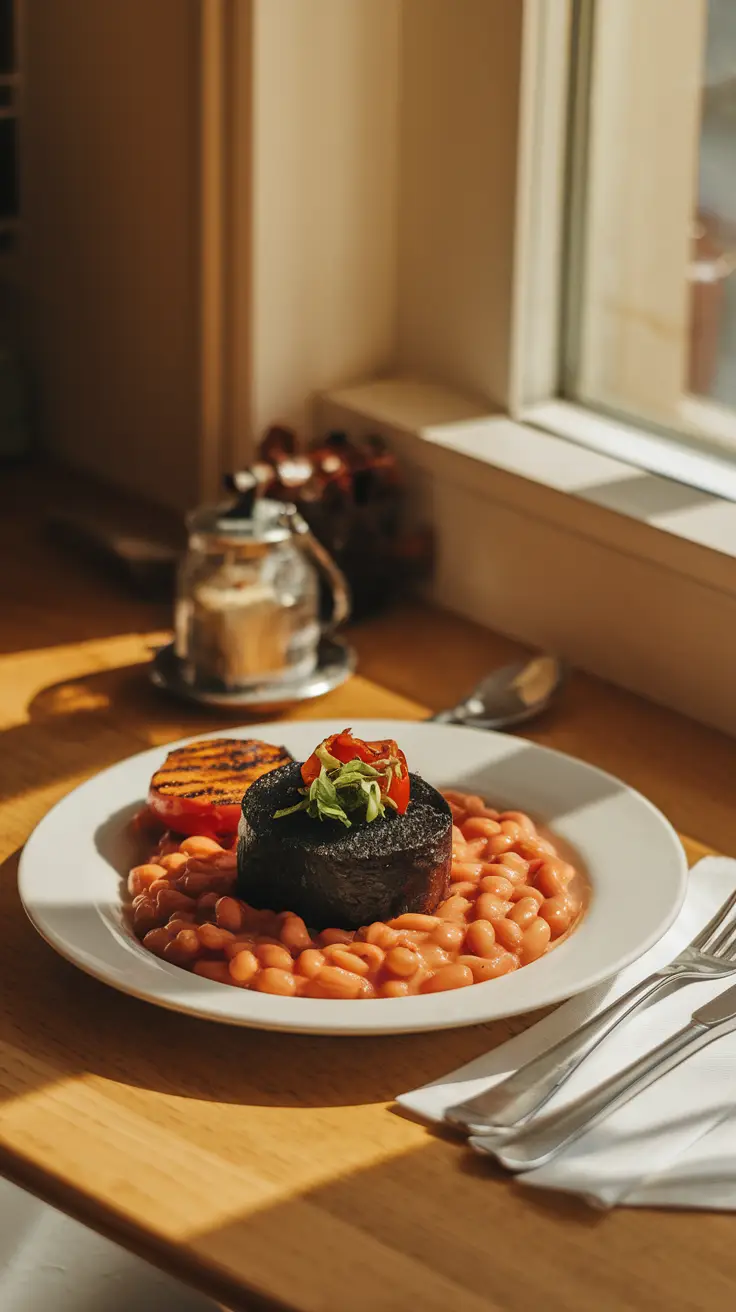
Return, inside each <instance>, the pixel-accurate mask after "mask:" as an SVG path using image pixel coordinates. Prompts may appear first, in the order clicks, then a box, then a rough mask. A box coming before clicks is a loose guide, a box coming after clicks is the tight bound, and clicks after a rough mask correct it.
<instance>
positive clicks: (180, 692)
mask: <svg viewBox="0 0 736 1312" xmlns="http://www.w3.org/2000/svg"><path fill="white" fill-rule="evenodd" d="M355 665H356V654H355V652H354V650H353V648H352V647H351V646H349V644H348V643H347V642H343V641H342V639H340V638H334V637H333V638H328V637H322V638H321V639H320V642H319V646H318V648H317V664H316V666H315V669H314V670H313V672H312V673H311V674H310V675H308V676H307V677H306V678H302V679H295V680H293V681H286V680H283V679H280V680H274V681H273V682H269V681H264V682H263V683H259V684H255V685H254V686H253V687H252V688H248V689H247V690H240V691H238V692H226V691H224V690H222V689H218V688H215V687H212V686H211V685H210V686H204V687H203V686H200V685H195V684H191V683H189V682H188V681H187V680H186V679H185V678H184V672H183V669H182V662H181V661H180V659H179V657H178V656H177V655H176V654H175V652H174V644H173V642H170V643H169V644H168V645H167V646H166V647H160V648H159V650H158V651H157V652H156V655H155V656H154V658H153V661H152V663H151V668H150V671H149V674H150V679H151V683H153V685H154V686H155V687H156V688H161V689H163V690H164V692H168V693H172V694H173V695H174V696H175V697H183V698H184V699H185V700H186V701H188V702H196V703H197V704H198V705H200V706H213V707H217V708H218V709H220V710H232V711H237V710H249V709H252V710H254V711H256V710H257V711H268V710H273V711H276V710H281V709H282V708H283V707H285V706H293V705H294V703H295V702H304V701H308V700H309V699H310V698H311V697H322V696H324V694H325V693H326V692H331V691H332V689H333V688H339V686H340V684H341V683H344V682H345V680H346V679H349V678H350V675H351V674H353V673H354V671H355Z"/></svg>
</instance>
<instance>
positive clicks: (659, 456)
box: [509, 0, 736, 501]
mask: <svg viewBox="0 0 736 1312" xmlns="http://www.w3.org/2000/svg"><path fill="white" fill-rule="evenodd" d="M666 2H667V0H650V4H651V6H653V5H661V4H662V3H665V4H666ZM609 3H610V0H609ZM616 3H617V8H616V9H615V10H614V11H613V15H614V20H615V22H616V23H617V24H619V25H622V24H623V25H624V27H625V25H626V23H627V22H630V21H633V16H634V15H636V21H640V19H641V15H642V14H644V13H645V12H646V14H647V15H648V18H647V22H648V31H647V33H645V34H644V35H645V36H647V35H648V36H651V33H652V31H653V30H654V26H655V25H656V24H655V19H656V16H654V11H653V9H652V8H651V7H650V9H649V10H646V11H644V10H643V9H642V8H641V7H637V8H636V9H635V10H634V9H633V6H635V5H636V4H637V0H620V3H619V0H616ZM689 4H690V6H691V14H690V18H691V27H692V29H693V30H692V31H690V32H689V39H688V40H683V42H682V43H681V45H682V46H683V48H684V50H683V51H681V53H682V54H683V58H685V57H686V56H687V57H688V58H689V53H690V52H692V53H693V58H695V59H697V58H698V46H697V43H695V44H693V41H692V37H693V35H694V33H696V32H697V27H698V22H700V23H701V24H702V23H703V22H704V21H705V0H689ZM626 6H628V7H629V9H630V10H631V12H629V13H628V14H627V13H626V12H625V7H626ZM696 11H697V13H698V14H699V15H700V17H699V19H698V20H697V21H696ZM594 13H597V18H598V22H599V24H600V20H601V15H603V16H604V17H606V16H607V13H608V11H607V10H602V9H600V8H599V9H598V10H596V9H595V0H551V2H550V3H549V4H547V3H545V0H541V3H540V0H527V6H526V13H525V32H524V65H523V70H522V120H521V134H520V147H519V148H520V157H519V158H520V164H519V193H518V199H517V217H518V238H517V248H516V259H515V271H516V286H515V314H514V323H513V383H512V388H511V392H510V407H509V411H510V414H511V415H512V417H513V418H515V419H517V420H518V421H519V422H523V423H530V424H532V425H534V426H536V427H540V428H542V429H549V431H551V432H553V433H555V434H556V435H558V436H561V437H565V438H567V439H568V440H570V441H573V442H578V443H581V444H582V445H586V446H590V447H592V448H593V449H594V450H597V451H599V452H601V453H603V454H606V455H612V456H614V457H617V458H620V459H622V460H624V461H625V462H626V463H627V464H631V465H632V466H634V467H637V468H641V469H644V470H646V471H648V472H649V473H653V474H656V475H659V476H662V477H666V478H672V479H674V480H675V481H677V482H686V483H689V484H691V485H692V486H694V487H697V488H699V489H701V490H703V491H706V492H709V493H712V494H713V495H715V496H718V497H723V498H726V499H728V500H734V501H736V466H735V465H734V463H733V460H732V459H729V458H728V456H726V455H725V454H724V448H728V449H729V450H734V449H736V413H731V412H729V410H728V408H727V407H725V406H722V405H718V404H717V403H715V402H712V401H711V400H709V398H707V397H701V396H695V395H693V394H689V393H687V392H682V390H681V389H680V388H675V387H674V384H673V380H674V379H675V378H676V377H677V376H678V374H679V373H681V371H682V362H683V358H684V356H685V355H686V353H687V350H688V347H689V332H688V329H689V323H688V317H687V315H686V314H685V313H684V312H681V313H679V314H678V315H677V316H676V317H677V333H676V334H675V333H670V334H669V336H668V338H667V342H668V350H669V357H670V358H669V359H668V360H665V361H662V359H661V358H660V360H659V363H657V362H656V361H653V368H652V370H651V371H650V372H651V373H656V372H657V369H658V370H659V377H660V379H661V380H662V382H661V393H662V396H661V408H662V415H661V416H660V422H656V421H655V420H654V419H653V418H651V419H640V418H638V417H634V418H632V417H631V415H628V414H626V415H625V414H623V413H621V412H620V410H618V409H616V408H615V407H611V408H608V407H607V406H606V404H605V402H602V401H597V400H594V399H593V394H594V393H595V391H596V383H595V381H591V377H590V375H591V374H592V373H594V372H595V363H594V362H593V363H592V362H591V359H590V356H591V354H592V352H591V350H590V347H589V346H588V347H587V348H585V349H584V348H583V345H582V339H583V330H582V317H583V316H582V313H581V312H580V309H579V306H580V302H581V297H582V287H583V280H584V278H586V277H590V276H591V272H592V274H593V276H595V272H596V270H595V262H596V251H595V249H594V247H595V245H596V241H595V240H591V234H590V231H589V228H588V222H589V220H590V218H591V216H590V212H589V209H590V202H589V200H588V201H587V202H586V194H587V192H588V190H589V186H590V183H589V179H588V177H587V152H588V150H589V148H590V136H591V130H592V129H591V124H590V113H589V109H590V108H592V110H593V113H594V116H595V115H596V113H597V118H598V119H600V118H601V117H603V118H606V117H607V112H604V113H603V115H601V112H600V106H597V105H596V104H595V103H593V102H592V101H591V77H592V76H595V72H594V61H595V56H596V33H595V29H594ZM610 37H611V33H610V32H609V31H607V30H605V28H604V29H603V30H601V29H600V27H599V30H598V32H597V41H598V47H597V56H598V63H599V65H600V60H601V46H602V47H603V48H604V49H605V50H610V47H611V45H612V42H611V40H610ZM573 44H575V45H582V47H583V55H582V57H581V56H580V55H578V57H577V58H574V57H573V53H572V47H573ZM605 58H609V56H608V55H606V56H605ZM693 72H694V69H693V70H691V74H692V73H693ZM667 76H668V77H669V78H671V77H672V76H673V72H672V69H671V68H669V69H668V72H667ZM665 90H666V88H665ZM609 99H610V96H609ZM691 109H692V107H691V106H688V109H687V112H688V114H690V116H691ZM650 118H651V113H650ZM667 125H668V131H669V126H670V123H669V121H668V124H667ZM649 126H650V129H651V127H652V124H651V122H650V125H649ZM690 126H691V127H692V124H690ZM596 130H597V132H598V137H599V140H600V135H601V131H602V130H601V128H600V126H598V128H597V129H596ZM679 140H680V138H679V136H678V137H677V141H678V149H679ZM663 149H664V150H666V149H667V141H666V140H664V137H663ZM563 180H564V185H562V183H563ZM680 202H681V203H680V205H679V210H680V212H681V215H680V217H681V220H682V223H681V226H683V225H685V224H689V220H690V218H691V211H690V209H689V208H688V207H687V203H686V202H687V196H686V195H685V196H683V195H681V196H680ZM662 205H663V210H668V211H669V213H670V214H671V213H672V206H671V205H670V199H669V198H666V199H665V198H664V196H663V201H662ZM631 224H632V231H635V228H636V225H637V224H638V226H639V230H640V231H641V233H642V238H645V237H647V236H648V235H649V236H650V235H651V233H650V229H651V214H650V213H646V214H635V215H634V216H633V218H632V219H631ZM605 237H606V233H605V232H601V233H600V234H599V236H598V238H597V242H598V245H600V243H601V242H603V241H605ZM682 244H683V253H682V261H681V264H677V266H676V267H675V268H673V267H671V266H672V256H671V254H670V263H669V265H668V266H665V265H664V264H663V263H662V262H660V263H659V264H656V267H654V263H655V262H650V263H651V264H652V267H653V272H652V276H651V282H650V284H649V285H648V286H646V287H643V286H641V278H632V279H631V280H630V285H629V287H628V288H626V289H625V294H624V295H623V297H622V299H623V300H624V301H627V302H628V303H629V304H631V303H632V302H636V304H634V305H633V314H632V315H631V316H630V318H629V322H631V321H632V320H633V319H636V318H638V319H639V320H640V321H641V320H646V319H647V318H650V317H652V316H653V315H654V313H655V310H654V306H655V304H656V299H657V296H658V290H657V289H658V288H659V287H661V285H662V283H663V282H664V281H666V280H668V279H670V280H671V279H672V278H674V279H675V280H676V281H677V285H678V288H680V286H681V291H682V300H683V305H682V306H681V307H680V310H681V311H684V309H686V305H685V300H686V288H687V285H686V281H685V271H686V267H687V242H686V234H685V233H683V235H682ZM599 262H600V261H599ZM619 272H620V271H619V270H618V269H617V270H616V276H618V274H619ZM637 297H638V301H637ZM601 299H602V298H601ZM617 327H618V332H619V334H622V333H623V332H625V331H627V328H626V325H625V323H623V322H622V323H619V324H618V326H617ZM586 356H587V358H586ZM586 393H587V395H586ZM632 404H634V405H635V404H636V402H632ZM641 404H642V405H644V404H645V403H644V402H643V401H642V402H641ZM666 412H668V413H669V414H670V415H671V417H672V420H673V421H675V420H676V418H677V417H681V418H683V419H685V418H686V419H687V422H688V424H689V426H690V428H691V429H692V431H691V432H690V433H688V432H677V431H676V430H675V429H673V428H669V427H668V426H667V424H666V422H662V421H663V420H664V418H665V413H666Z"/></svg>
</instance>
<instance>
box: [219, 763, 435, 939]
mask: <svg viewBox="0 0 736 1312" xmlns="http://www.w3.org/2000/svg"><path fill="white" fill-rule="evenodd" d="M409 777H410V779H411V801H410V803H409V806H408V807H407V810H406V814H405V815H397V814H396V812H395V811H391V810H390V809H388V808H387V810H386V816H385V819H378V820H374V821H372V823H371V824H368V823H367V822H366V821H354V822H353V825H352V826H351V828H350V829H346V828H345V826H344V825H341V824H340V823H339V822H338V821H336V820H312V819H311V818H310V817H309V816H308V815H307V814H306V812H305V811H298V812H297V813H296V814H295V815H289V816H284V817H283V818H282V819H281V820H274V818H273V816H274V812H276V811H279V810H281V809H282V808H283V807H287V806H292V805H293V804H294V803H295V802H298V801H299V794H298V792H297V790H298V789H299V788H300V787H301V783H302V779H301V767H300V765H299V763H298V762H296V761H294V762H292V763H291V764H289V765H283V766H281V767H280V768H279V769H278V770H272V771H270V772H269V773H268V774H264V775H262V777H261V778H260V779H257V780H256V781H255V783H253V784H251V786H250V788H249V789H248V791H247V792H246V794H245V797H244V798H243V803H242V809H243V814H242V817H241V820H240V828H239V831H238V885H237V892H238V896H239V897H241V898H242V899H243V900H244V901H245V902H248V903H249V904H250V905H251V906H253V907H258V908H261V909H265V908H267V909H268V910H270V911H294V912H296V914H297V915H298V916H301V917H302V918H303V919H304V920H305V921H306V923H307V925H309V927H310V928H311V929H327V928H337V929H358V928H359V927H360V926H361V925H369V924H371V922H372V921H374V920H390V919H391V917H392V916H399V915H401V914H402V913H403V912H404V911H421V912H426V913H428V914H431V913H432V912H433V911H435V910H436V908H437V907H438V906H439V904H440V902H442V900H443V899H444V898H445V897H446V896H447V891H448V888H449V883H450V865H451V861H452V814H451V812H450V808H449V806H448V805H447V802H446V801H445V799H444V797H442V795H441V794H440V793H438V792H437V789H436V788H432V787H431V785H430V784H428V783H425V782H424V780H423V779H421V778H420V777H419V775H416V774H412V775H410V776H409Z"/></svg>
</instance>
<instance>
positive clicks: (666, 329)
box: [564, 0, 736, 460]
mask: <svg viewBox="0 0 736 1312" xmlns="http://www.w3.org/2000/svg"><path fill="white" fill-rule="evenodd" d="M579 3H580V11H579V12H581V13H586V12H587V13H588V14H589V15H591V19H590V25H589V27H588V28H587V29H583V33H582V35H581V36H580V39H579V43H578V44H579V48H578V51H577V61H578V69H579V73H580V74H581V76H580V77H579V83H578V88H579V89H578V101H577V102H576V115H577V117H576V123H577V125H578V126H577V137H576V138H575V139H574V140H573V142H572V146H571V149H572V151H573V155H572V159H573V165H574V167H573V170H572V174H571V176H572V178H573V182H574V186H573V192H574V197H575V198H574V201H573V204H572V206H571V227H570V233H571V238H570V242H569V259H570V267H569V269H568V279H569V281H568V302H567V308H568V315H567V343H566V361H565V371H564V375H565V385H564V390H565V392H566V393H567V395H569V396H571V397H572V398H574V399H575V400H577V401H580V402H582V403H583V404H585V405H587V406H589V407H592V408H595V409H598V410H600V411H603V412H604V413H607V414H609V415H611V416H612V417H614V418H623V419H625V420H633V421H634V422H635V423H636V424H637V425H638V426H639V427H648V428H649V429H651V430H653V431H655V432H656V433H658V434H660V435H664V436H671V437H676V438H679V440H680V442H681V443H682V442H684V443H686V444H687V445H688V446H690V447H691V448H692V447H696V448H697V449H698V450H699V451H700V452H701V453H703V454H705V453H707V452H708V451H710V452H711V453H712V454H713V455H718V456H720V457H721V458H723V457H724V456H726V457H727V458H728V459H729V460H733V459H736V0H678V3H677V4H673V3H672V0H579ZM665 37H666V39H665ZM581 107H582V112H580V110H581Z"/></svg>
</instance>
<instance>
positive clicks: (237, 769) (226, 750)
mask: <svg viewBox="0 0 736 1312" xmlns="http://www.w3.org/2000/svg"><path fill="white" fill-rule="evenodd" d="M291 759H292V757H291V756H290V754H289V752H287V751H286V749H285V748H284V747H275V746H273V745H272V744H271V743H264V742H259V741H257V740H255V739H243V740H240V739H234V738H213V739H210V740H209V741H208V742H199V743H192V744H191V745H190V746H188V747H178V748H177V749H176V750H175V751H173V752H170V753H169V755H168V757H167V758H166V761H165V762H164V765H163V766H162V768H161V769H160V770H157V771H156V773H155V774H154V776H153V778H152V780H151V787H152V789H155V790H156V792H158V793H160V794H161V795H162V796H163V797H171V798H174V797H177V798H182V799H183V798H191V799H192V800H194V799H197V800H198V801H207V802H210V803H212V804H213V805H215V806H217V805H222V804H223V803H225V804H228V803H230V804H232V803H233V802H236V801H240V798H241V797H242V795H243V792H244V791H245V789H246V788H247V786H248V784H251V783H253V781H254V780H255V779H260V777H261V775H263V774H267V773H268V771H269V770H275V769H276V768H277V767H278V766H280V765H286V764H288V763H289V762H290V761H291Z"/></svg>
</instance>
